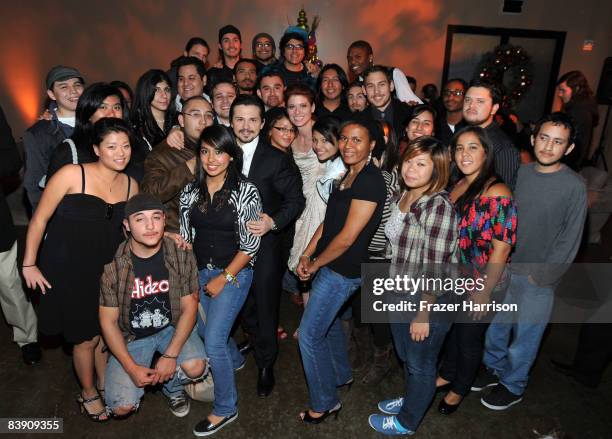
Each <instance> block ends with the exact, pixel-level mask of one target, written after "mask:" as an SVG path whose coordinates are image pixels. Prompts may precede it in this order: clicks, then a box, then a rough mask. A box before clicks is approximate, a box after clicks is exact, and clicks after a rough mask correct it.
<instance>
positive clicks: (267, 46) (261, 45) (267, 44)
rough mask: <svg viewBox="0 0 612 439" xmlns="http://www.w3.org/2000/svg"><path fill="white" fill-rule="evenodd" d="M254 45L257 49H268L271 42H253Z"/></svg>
mask: <svg viewBox="0 0 612 439" xmlns="http://www.w3.org/2000/svg"><path fill="white" fill-rule="evenodd" d="M255 47H257V48H258V49H261V48H262V47H265V48H266V49H269V48H270V47H272V43H255Z"/></svg>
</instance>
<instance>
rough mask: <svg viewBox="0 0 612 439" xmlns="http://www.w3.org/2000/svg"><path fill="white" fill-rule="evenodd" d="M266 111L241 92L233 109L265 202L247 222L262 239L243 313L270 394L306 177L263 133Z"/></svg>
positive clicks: (249, 169)
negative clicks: (286, 252) (287, 257)
mask: <svg viewBox="0 0 612 439" xmlns="http://www.w3.org/2000/svg"><path fill="white" fill-rule="evenodd" d="M263 115H264V105H263V102H261V100H260V99H259V98H257V97H256V96H252V95H240V96H238V97H237V98H236V99H235V100H234V102H233V104H232V108H231V111H230V119H231V126H232V129H233V131H234V134H235V135H236V138H237V141H238V144H239V145H240V146H241V148H242V151H243V165H242V173H243V174H244V176H245V177H247V178H248V179H249V180H250V181H252V182H253V183H255V185H256V186H257V189H258V190H259V193H260V194H261V199H262V200H263V213H262V214H261V215H260V216H261V219H260V220H259V221H251V222H249V223H248V224H247V227H248V228H249V231H250V232H251V233H252V234H254V235H257V236H261V237H262V238H261V245H260V247H259V253H258V254H257V263H256V264H255V270H254V272H253V284H252V286H251V290H250V292H249V297H248V298H247V301H246V303H245V305H244V308H243V311H242V315H243V325H244V329H245V330H246V332H247V333H248V334H249V335H250V340H251V343H252V344H253V347H254V350H255V361H256V362H257V367H258V368H259V375H258V380H257V395H258V396H260V397H267V396H268V395H269V394H270V393H271V392H272V389H273V387H274V372H273V367H274V361H275V360H276V356H277V353H278V340H277V337H276V329H277V327H278V308H279V300H280V291H281V279H282V276H283V267H285V265H286V262H287V261H282V260H281V257H280V255H281V247H282V244H283V241H282V237H283V229H284V228H285V227H287V226H288V225H289V224H290V223H291V222H292V221H293V219H295V218H297V217H298V216H299V215H300V213H301V212H302V210H303V209H304V204H305V200H304V196H303V195H302V179H301V177H300V173H299V171H298V169H297V167H296V166H295V165H293V164H292V162H291V159H290V155H288V154H285V153H283V152H281V151H279V150H278V149H276V148H274V147H272V146H271V145H269V144H268V143H267V142H266V141H265V140H264V139H263V138H262V137H260V136H259V134H260V132H261V129H262V128H263V125H264V120H263Z"/></svg>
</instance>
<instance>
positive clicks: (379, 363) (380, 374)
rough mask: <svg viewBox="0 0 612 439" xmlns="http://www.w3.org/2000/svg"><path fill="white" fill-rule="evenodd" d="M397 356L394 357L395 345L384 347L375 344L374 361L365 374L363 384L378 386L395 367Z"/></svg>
mask: <svg viewBox="0 0 612 439" xmlns="http://www.w3.org/2000/svg"><path fill="white" fill-rule="evenodd" d="M394 365H395V358H394V357H393V345H392V344H389V345H387V346H385V347H384V348H379V347H378V346H374V361H372V362H371V363H370V366H369V367H368V370H367V372H366V374H365V376H364V377H363V378H362V379H361V382H362V383H363V384H371V385H374V386H377V385H378V384H380V383H381V382H382V380H383V379H385V377H386V376H387V375H389V373H390V372H391V370H392V369H393V366H394Z"/></svg>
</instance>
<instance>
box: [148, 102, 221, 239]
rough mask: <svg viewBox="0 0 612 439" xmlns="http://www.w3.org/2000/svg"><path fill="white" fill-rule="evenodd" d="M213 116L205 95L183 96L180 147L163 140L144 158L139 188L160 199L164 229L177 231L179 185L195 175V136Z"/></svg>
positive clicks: (210, 122)
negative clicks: (162, 208)
mask: <svg viewBox="0 0 612 439" xmlns="http://www.w3.org/2000/svg"><path fill="white" fill-rule="evenodd" d="M213 120H214V113H213V109H212V106H211V105H210V103H209V102H208V101H207V100H206V99H204V98H203V97H202V96H193V97H191V98H189V99H187V101H185V105H184V106H183V109H182V111H181V113H179V116H178V121H179V124H180V126H181V132H182V133H183V138H184V147H183V148H182V149H177V148H173V147H171V146H169V145H168V143H167V142H166V141H164V142H162V143H160V144H159V145H157V146H156V147H155V148H153V151H151V153H149V155H148V156H147V158H146V159H145V164H144V178H143V180H142V182H141V183H140V190H141V191H142V192H148V193H150V194H153V195H155V196H157V197H158V198H159V199H160V200H161V201H162V202H163V203H164V206H165V207H166V231H167V232H171V233H179V219H178V215H179V196H180V194H181V190H182V189H183V187H185V185H186V184H187V183H189V182H191V181H193V179H194V178H195V166H196V156H195V151H196V150H197V148H198V139H199V138H200V134H202V131H203V130H204V128H206V127H208V126H211V125H212V124H213Z"/></svg>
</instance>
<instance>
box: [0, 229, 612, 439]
mask: <svg viewBox="0 0 612 439" xmlns="http://www.w3.org/2000/svg"><path fill="white" fill-rule="evenodd" d="M611 231H612V223H609V224H608V227H607V233H606V234H605V235H604V243H603V244H602V245H599V246H590V247H589V248H587V249H586V252H583V254H585V255H586V256H585V259H588V260H592V261H598V262H603V261H607V262H609V261H610V255H612V239H610V238H611V237H612V233H610V232H611ZM24 233H25V228H20V235H21V239H20V241H21V244H22V245H23V235H24ZM299 317H300V311H299V309H298V308H296V307H295V306H294V305H292V304H291V303H290V302H289V300H288V299H287V298H286V297H283V302H282V305H281V323H282V324H283V325H284V326H285V328H286V329H287V331H288V332H289V333H290V334H291V333H292V332H293V330H294V329H295V327H296V326H297V324H298V322H299ZM11 337H12V333H11V331H10V328H9V327H8V326H7V325H6V324H4V323H0V348H2V350H3V352H4V355H2V356H0V417H60V418H63V420H64V434H63V437H66V438H71V439H72V438H92V439H93V438H113V439H120V438H147V439H153V438H188V437H193V435H192V429H193V427H194V425H195V424H196V423H197V422H198V421H200V420H201V419H203V418H204V417H205V416H206V415H207V414H208V413H209V411H210V409H211V404H209V403H202V402H192V406H191V412H190V414H189V415H188V416H187V417H185V418H181V419H179V418H176V417H174V416H173V415H172V414H171V413H170V412H169V411H168V409H167V407H166V404H165V400H164V398H163V396H162V395H161V392H156V393H152V392H148V393H147V394H146V395H145V398H144V401H143V404H142V406H141V410H140V412H139V413H138V414H137V415H136V416H133V417H131V418H130V419H128V420H125V421H111V422H108V423H105V424H96V423H93V422H91V421H89V420H88V419H87V418H85V417H84V416H82V415H80V414H79V410H78V406H77V404H76V402H75V395H76V394H77V393H78V391H79V388H78V384H77V382H76V380H75V378H74V374H73V371H72V364H71V357H70V356H68V355H66V354H65V353H64V351H63V350H62V349H61V348H46V349H45V350H44V357H43V360H42V362H41V363H40V364H38V365H36V366H30V367H26V366H24V365H23V363H22V361H21V355H20V352H19V350H18V348H17V346H16V345H15V344H14V343H12V342H11ZM576 338H577V326H576V325H551V327H550V330H549V332H548V334H547V336H546V339H545V341H544V343H543V347H542V350H541V353H540V355H539V357H538V360H537V362H536V364H535V367H534V370H533V373H532V376H531V380H530V383H529V387H528V389H527V391H526V393H525V397H524V400H523V402H521V403H520V404H518V405H516V406H514V407H512V408H511V409H509V410H507V411H504V412H499V413H497V412H493V411H491V410H488V409H486V408H485V407H483V406H482V405H481V404H480V402H479V395H478V394H471V395H469V396H468V397H467V398H466V399H465V401H464V402H463V403H462V405H461V407H460V409H459V410H458V411H457V412H456V413H455V414H453V415H451V416H443V415H440V414H438V412H437V410H436V407H437V404H438V401H439V399H440V398H441V397H442V396H441V395H438V396H436V399H435V400H434V402H433V404H432V408H431V410H430V411H429V412H428V414H427V415H426V417H425V419H424V421H423V423H422V425H421V427H420V428H419V430H418V432H417V434H416V436H415V437H418V438H445V437H449V438H450V437H452V438H485V437H495V438H511V439H515V438H538V437H540V435H539V434H537V433H536V432H539V433H541V434H545V433H551V432H553V431H556V432H558V433H559V436H558V437H560V438H575V439H582V438H589V439H591V438H610V437H612V416H611V414H612V410H611V409H612V397H611V396H610V395H611V394H612V368H609V370H608V373H607V376H606V377H605V380H604V382H603V383H602V385H601V386H600V387H599V388H598V389H597V390H590V389H587V388H584V387H582V386H580V385H579V384H577V383H575V382H573V381H572V380H571V379H569V378H567V377H565V376H563V375H560V374H558V373H557V372H555V371H554V370H553V369H552V368H551V367H550V365H549V360H550V358H553V357H554V358H557V359H566V360H570V359H571V358H572V355H573V352H574V349H575V344H576ZM256 372H257V369H256V366H255V363H254V361H253V358H252V357H249V358H248V360H247V366H246V367H245V368H244V369H243V370H242V371H240V372H238V373H237V386H238V394H239V398H240V401H239V418H238V420H237V421H236V422H234V423H233V424H231V425H229V426H227V427H226V428H225V429H223V430H221V431H220V432H219V433H217V434H216V435H215V436H216V437H219V438H283V439H284V438H375V437H382V436H381V435H378V434H377V433H375V432H374V431H373V430H371V429H370V427H369V426H368V423H367V417H368V415H369V414H370V413H374V412H375V408H376V404H377V402H378V401H379V400H381V399H386V398H389V397H394V396H396V395H399V394H401V393H402V390H403V377H402V373H401V372H400V370H399V368H398V369H396V371H395V373H394V374H392V375H391V376H390V377H388V379H386V380H385V381H384V382H383V383H382V384H381V385H379V386H377V387H375V388H372V387H367V386H364V385H360V384H355V385H354V386H353V388H352V389H351V390H350V391H343V392H342V393H341V399H342V403H343V410H342V412H341V413H340V416H339V418H338V420H336V421H334V420H333V419H330V420H328V421H327V422H326V423H324V424H321V425H318V426H309V425H304V424H302V423H301V422H299V421H298V413H299V411H300V410H302V409H304V408H305V407H306V404H307V401H308V392H307V388H306V384H305V380H304V377H303V372H302V367H301V364H300V360H299V355H298V349H297V343H296V342H295V341H294V340H293V339H291V338H289V339H287V340H284V341H282V342H281V349H280V355H279V358H278V362H277V365H276V368H275V373H276V378H277V384H276V387H275V389H274V392H273V393H272V395H271V396H270V397H269V398H267V399H259V398H257V396H256V394H255V383H256ZM1 436H2V437H11V436H10V435H1ZM48 436H49V437H59V435H48ZM14 437H16V438H24V437H28V436H27V435H23V434H21V435H15V436H14ZM31 437H36V438H42V437H45V435H42V434H36V435H31Z"/></svg>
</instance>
